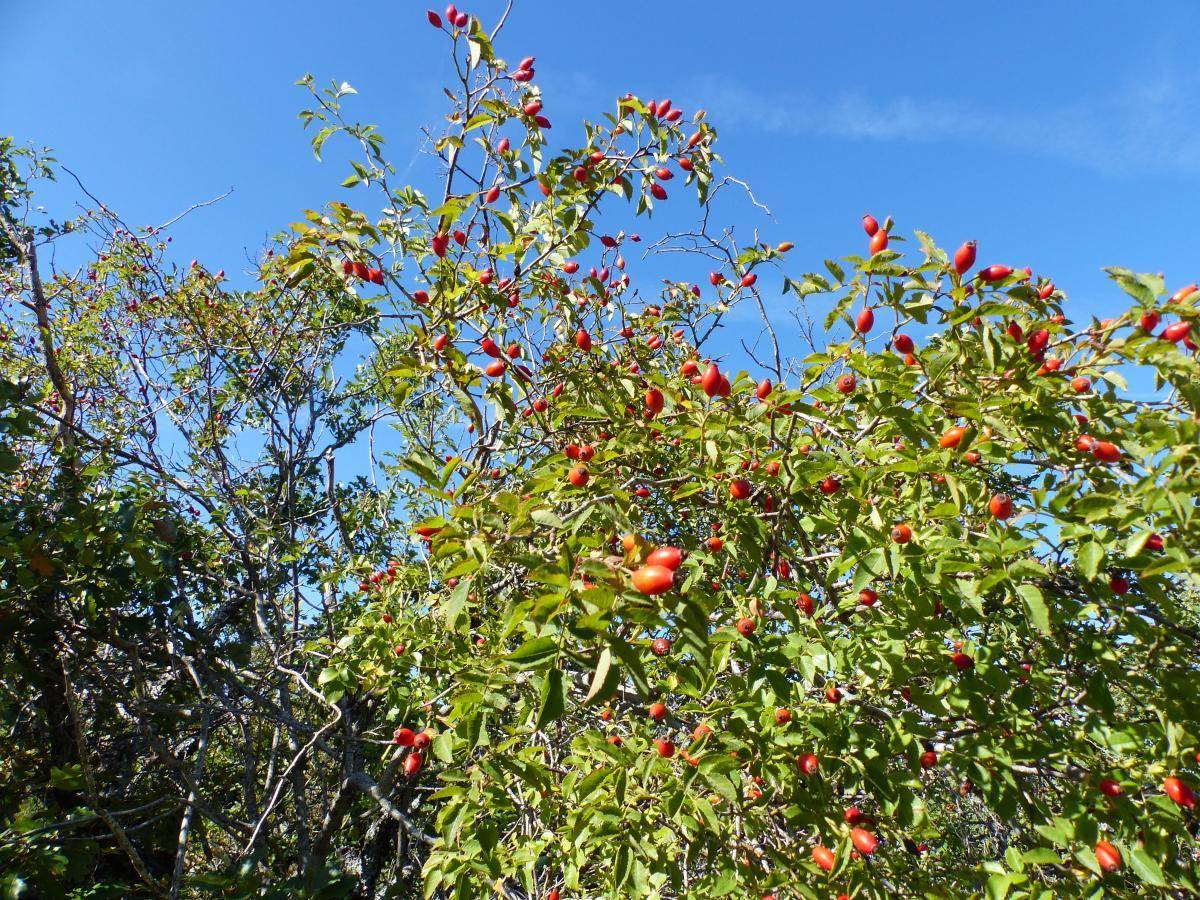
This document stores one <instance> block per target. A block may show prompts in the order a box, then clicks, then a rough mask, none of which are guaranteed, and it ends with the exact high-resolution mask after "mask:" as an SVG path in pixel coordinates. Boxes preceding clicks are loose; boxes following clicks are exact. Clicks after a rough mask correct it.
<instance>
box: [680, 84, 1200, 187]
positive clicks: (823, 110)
mask: <svg viewBox="0 0 1200 900" xmlns="http://www.w3.org/2000/svg"><path fill="white" fill-rule="evenodd" d="M695 93H696V94H697V95H700V96H703V97H704V98H705V101H706V103H705V105H706V107H707V108H708V110H709V112H710V113H711V115H712V118H713V121H715V122H716V123H717V124H718V126H719V125H721V124H724V125H726V126H733V127H737V128H742V129H747V130H753V129H758V130H761V131H767V132H773V133H778V134H795V135H813V136H822V137H832V138H840V139H846V140H866V141H907V142H920V143H953V142H971V143H976V144H986V145H990V146H991V147H994V148H1000V149H1007V150H1012V151H1017V152H1020V153H1027V154H1031V155H1036V156H1043V157H1049V158H1053V159H1058V160H1062V161H1064V162H1068V163H1072V164H1075V165H1080V166H1084V167H1087V168H1090V169H1093V170H1095V171H1098V172H1102V173H1104V174H1108V175H1127V174H1132V173H1141V172H1146V171H1154V172H1162V173H1168V174H1177V175H1178V174H1183V175H1189V176H1194V175H1200V139H1197V137H1196V135H1195V123H1196V122H1198V121H1200V79H1196V78H1194V77H1191V78H1188V79H1182V80H1180V79H1172V78H1167V77H1162V78H1158V79H1154V80H1149V81H1144V82H1142V83H1140V84H1137V85H1133V86H1130V87H1127V88H1124V89H1122V90H1119V91H1116V92H1113V93H1111V94H1107V95H1096V96H1093V97H1090V98H1087V99H1085V100H1081V101H1079V102H1077V103H1074V104H1071V105H1069V106H1064V107H1059V108H1036V109H985V108H978V107H976V106H973V105H972V106H968V105H966V104H963V103H959V102H953V101H945V100H938V99H925V98H917V97H911V96H898V97H894V98H891V99H886V100H876V99H872V98H867V97H864V96H862V95H860V94H854V93H842V94H838V95H835V96H831V97H816V96H813V95H807V94H803V93H801V94H788V95H779V96H772V95H767V94H763V93H762V92H759V91H751V90H748V89H746V88H743V87H740V86H737V85H730V84H728V82H718V81H716V80H715V79H714V80H712V81H711V83H709V84H707V85H706V86H704V88H703V89H701V90H697V91H696V92H695Z"/></svg>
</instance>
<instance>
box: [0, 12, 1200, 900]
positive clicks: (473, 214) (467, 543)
mask: <svg viewBox="0 0 1200 900" xmlns="http://www.w3.org/2000/svg"><path fill="white" fill-rule="evenodd" d="M445 19H446V20H445V21H444V20H443V17H441V16H438V15H435V14H432V13H431V14H430V15H429V20H430V23H431V24H432V25H434V26H435V27H436V28H438V29H439V31H440V32H441V33H442V34H441V36H442V37H443V38H444V39H445V40H447V42H448V44H449V48H450V52H451V53H452V54H453V57H454V61H455V66H456V71H457V72H458V74H459V83H458V84H457V85H456V86H455V89H454V90H453V91H451V92H450V93H451V95H452V97H453V108H452V110H451V112H450V114H449V116H448V120H447V127H446V130H445V132H444V134H442V135H441V136H440V138H438V139H436V142H435V143H434V144H433V145H432V150H431V152H432V154H433V155H434V156H436V158H437V163H436V164H437V169H438V171H437V174H438V176H439V178H440V179H441V187H440V190H439V194H438V195H437V196H436V197H430V196H428V195H427V194H426V193H423V192H421V191H419V190H417V189H416V188H413V187H409V186H398V185H396V184H395V183H394V182H395V180H396V173H395V172H394V170H393V169H392V167H391V166H390V164H389V163H388V162H387V159H386V157H385V156H384V153H383V147H384V142H383V139H382V137H381V136H380V134H379V133H378V131H377V130H376V129H375V128H373V127H372V126H367V125H360V124H357V123H355V122H353V121H351V120H350V119H348V118H346V116H345V112H344V107H343V104H344V103H345V101H346V98H347V96H348V95H350V94H352V93H353V89H352V88H350V86H349V85H346V84H336V83H335V84H334V85H332V86H331V87H329V88H320V87H318V86H317V84H316V83H315V82H314V81H313V79H311V78H305V79H303V80H302V81H301V82H300V83H301V85H302V86H303V87H304V88H305V89H307V91H308V92H309V93H310V95H311V104H310V108H309V109H307V110H306V111H304V112H303V113H302V119H303V121H304V123H305V125H306V127H309V128H310V130H311V132H312V135H313V150H314V152H315V153H316V154H317V157H318V159H320V157H321V154H322V153H323V152H324V151H325V149H326V147H327V145H329V146H330V147H332V146H333V144H329V142H330V141H334V142H338V141H340V142H342V143H341V146H352V147H355V148H356V152H357V151H361V152H360V153H358V155H356V156H355V157H354V159H353V160H352V162H351V174H350V175H349V177H348V178H347V179H346V182H345V186H346V187H347V188H352V189H353V191H352V192H351V193H350V194H348V195H347V196H348V197H349V198H351V199H353V200H354V201H356V202H353V203H352V202H349V201H339V202H334V203H331V204H329V205H328V206H327V207H326V208H324V209H322V210H314V211H309V212H307V213H306V214H305V215H304V216H303V219H302V221H300V222H297V223H295V224H293V225H292V226H291V230H290V232H288V233H285V234H282V235H280V236H279V237H278V239H277V240H276V241H275V242H274V243H273V244H272V245H271V246H270V247H268V248H265V249H264V251H263V253H262V255H261V258H260V260H259V264H258V267H257V270H256V271H255V272H253V273H249V274H251V275H252V276H253V278H252V280H247V279H246V278H244V277H239V279H234V281H241V282H246V283H247V284H249V286H246V287H235V286H233V283H232V282H231V281H230V280H228V279H226V277H225V275H224V273H223V272H215V273H214V272H210V271H209V270H208V269H207V268H205V267H204V266H203V265H201V264H200V263H196V262H193V263H191V264H188V265H179V264H178V263H177V262H175V261H174V256H173V254H172V253H171V252H169V251H170V250H171V249H172V248H171V247H170V228H169V224H170V223H168V225H167V226H162V227H158V228H149V227H135V226H131V225H129V224H128V223H126V222H124V221H123V220H122V219H121V218H120V217H119V215H118V214H117V213H116V212H114V211H113V210H111V209H110V208H109V207H107V206H105V205H103V204H100V203H99V202H98V201H94V203H93V205H92V207H91V208H89V209H87V210H86V211H85V212H82V213H79V214H78V215H75V216H74V217H72V218H68V219H66V220H59V219H54V218H50V217H47V216H45V214H44V213H42V212H41V211H40V209H39V207H38V206H37V194H36V191H37V186H38V183H39V181H42V180H44V179H47V178H53V177H55V172H56V169H55V163H54V160H52V159H50V158H49V157H48V156H46V155H45V154H43V153H38V152H34V151H31V150H29V149H25V148H23V147H20V146H17V145H15V144H14V143H13V142H11V141H4V142H3V143H0V173H2V175H3V182H2V185H0V187H2V190H3V194H2V196H0V216H2V222H3V230H2V231H0V257H2V265H3V269H2V271H0V290H2V291H3V293H4V311H5V321H4V323H3V324H2V325H0V327H2V328H3V335H2V338H3V341H2V343H0V365H2V369H0V470H2V471H3V474H4V480H3V484H2V485H0V501H2V502H0V666H2V667H3V679H2V680H0V736H2V738H3V746H4V747H5V748H6V750H7V752H5V753H4V755H3V761H0V886H2V889H3V891H4V892H5V896H14V897H21V896H28V897H129V896H169V897H202V896H236V897H259V896H271V897H291V896H305V897H321V896H324V897H343V896H356V897H364V898H370V897H417V896H425V897H451V896H453V897H478V896H486V895H490V894H492V893H495V894H499V895H502V896H507V897H512V898H519V897H539V898H541V897H551V898H557V897H560V896H561V897H597V896H631V897H642V896H647V897H683V896H690V897H722V896H735V897H756V898H757V897H763V896H767V895H773V896H775V897H779V898H783V897H821V898H824V897H832V896H835V895H846V896H850V897H896V896H954V897H960V896H977V895H984V896H988V897H993V898H1000V897H1013V898H1018V897H1075V896H1078V897H1084V896H1087V897H1096V896H1104V895H1111V896H1145V895H1156V894H1157V895H1163V896H1182V895H1185V894H1190V893H1194V892H1196V891H1197V890H1200V885H1198V881H1200V872H1198V861H1200V850H1198V848H1197V832H1198V829H1200V818H1198V814H1197V810H1196V804H1195V799H1194V795H1193V793H1192V790H1193V788H1192V786H1193V785H1195V784H1196V782H1197V776H1198V772H1200V700H1198V698H1197V691H1196V684H1197V679H1198V677H1200V653H1197V641H1198V639H1200V602H1198V600H1197V597H1198V594H1197V585H1196V576H1197V573H1198V572H1200V566H1198V564H1197V562H1196V559H1197V557H1196V550H1197V547H1198V546H1200V524H1198V522H1197V518H1196V508H1195V499H1194V498H1195V497H1196V495H1197V491H1198V489H1200V377H1198V376H1200V368H1198V366H1197V362H1196V358H1195V355H1194V352H1195V349H1196V348H1195V345H1194V344H1193V343H1192V342H1191V337H1190V335H1191V333H1192V332H1191V329H1192V328H1193V327H1195V326H1196V325H1197V324H1200V308H1198V304H1200V291H1198V290H1197V289H1196V287H1195V286H1194V285H1192V286H1189V287H1187V288H1182V289H1180V290H1178V291H1176V292H1175V293H1174V294H1172V295H1171V296H1169V297H1168V290H1167V288H1166V287H1165V285H1164V281H1163V279H1162V278H1161V277H1160V276H1150V275H1140V274H1135V273H1133V272H1129V271H1126V270H1122V269H1112V270H1110V274H1111V275H1112V278H1113V280H1114V282H1115V286H1116V287H1119V288H1120V289H1122V290H1123V291H1124V292H1125V293H1126V294H1128V295H1129V298H1130V304H1129V308H1128V310H1127V311H1126V312H1125V313H1123V314H1122V315H1120V316H1117V317H1115V318H1112V319H1108V320H1106V321H1103V322H1099V321H1096V320H1094V319H1092V320H1090V321H1077V319H1079V318H1086V316H1085V315H1084V314H1083V312H1082V311H1079V310H1077V309H1076V308H1075V307H1074V306H1073V305H1072V304H1070V303H1069V302H1068V301H1067V299H1066V297H1065V295H1064V294H1063V292H1062V291H1060V290H1058V289H1057V288H1055V286H1054V285H1053V284H1051V283H1050V282H1049V281H1048V280H1047V279H1045V278H1036V277H1034V276H1033V274H1032V273H1031V272H1029V271H1028V270H1019V269H1016V270H1014V269H1013V268H1011V267H1009V266H1007V265H1001V264H999V263H991V264H988V265H979V264H977V261H976V248H975V246H974V244H972V243H967V244H964V245H963V246H962V247H961V248H959V249H958V251H957V252H956V253H953V254H947V252H945V251H944V250H942V249H940V248H939V247H938V246H936V245H935V244H934V242H933V240H932V239H931V238H930V237H928V236H927V235H925V234H923V233H921V232H915V234H914V237H913V238H912V239H911V240H910V241H909V242H907V243H906V242H904V241H903V238H902V237H901V234H900V230H899V229H898V228H896V227H894V225H893V223H892V222H891V221H890V220H888V221H885V222H884V223H882V224H880V223H878V222H876V221H875V220H874V219H872V218H871V217H867V219H866V220H864V227H865V229H866V231H867V235H868V238H867V239H866V240H864V244H865V246H864V247H863V248H862V249H863V252H862V255H854V256H849V257H846V258H845V259H843V260H842V261H841V262H833V261H827V262H825V264H824V268H823V270H822V271H821V272H810V273H802V272H799V271H794V270H793V267H792V265H791V264H790V262H789V260H788V255H789V252H791V255H792V256H796V255H800V254H802V253H803V252H804V251H802V250H793V248H792V246H791V245H790V244H787V243H784V244H778V245H775V244H769V243H763V242H761V241H759V240H758V239H757V237H755V239H754V240H753V241H751V242H748V243H745V244H743V243H740V242H739V241H738V240H737V238H736V236H735V232H734V230H733V229H727V228H721V227H718V226H716V225H714V220H715V217H716V216H718V215H719V214H720V213H719V205H720V204H719V197H720V195H721V194H722V192H723V191H736V190H741V189H742V187H743V186H742V185H740V183H739V182H736V181H735V180H733V179H731V178H729V177H726V176H722V175H720V174H719V171H718V170H719V166H720V159H719V157H718V156H717V155H716V145H717V133H716V131H715V129H714V128H713V127H712V126H711V125H710V124H709V123H708V122H707V121H706V119H705V117H704V115H703V114H702V113H694V114H687V115H685V114H684V113H683V112H681V111H680V110H678V109H677V108H675V107H674V106H673V105H672V104H671V103H670V101H667V100H662V101H658V102H654V101H650V100H644V99H640V98H637V97H634V96H632V95H628V96H626V97H623V98H621V99H620V100H618V101H617V102H616V104H615V105H614V108H613V109H612V110H611V111H610V112H608V113H606V114H605V115H604V116H602V117H601V118H600V119H599V120H598V121H597V122H594V123H586V125H585V127H584V130H583V134H582V141H581V142H580V143H577V144H576V145H574V146H565V147H561V148H554V147H552V146H551V140H550V137H551V131H550V129H551V123H550V122H549V120H548V119H547V118H546V117H545V111H544V110H543V107H542V104H543V102H544V101H543V99H542V97H541V95H540V92H539V90H538V88H537V86H536V73H535V68H534V60H532V59H531V58H530V59H525V60H523V61H521V62H520V63H516V64H514V63H512V62H511V61H506V60H503V59H501V58H500V57H498V56H497V55H496V50H495V49H494V45H493V42H494V40H495V39H496V37H497V35H498V32H499V31H500V26H496V27H495V28H494V29H493V30H492V31H491V32H490V33H489V32H488V31H485V30H484V27H483V25H482V23H480V22H479V21H477V20H476V19H474V18H471V17H469V16H467V15H465V14H462V13H459V12H457V11H455V10H448V11H447V15H446V17H445ZM431 34H432V32H431ZM559 127H560V129H561V128H562V125H561V123H559ZM568 137H570V135H568ZM347 142H348V143H347ZM366 192H370V193H369V199H367V196H368V195H367V194H366ZM690 198H696V199H698V201H699V204H700V211H699V213H698V215H697V220H698V224H697V225H696V226H695V228H694V229H693V230H690V231H685V232H674V233H667V234H663V235H660V236H659V237H658V239H656V240H655V241H654V242H650V241H648V240H645V241H644V240H643V239H642V238H641V236H640V235H638V234H636V233H634V232H633V230H632V228H631V225H630V223H631V222H632V221H633V219H632V216H633V215H636V216H640V217H642V218H643V220H644V221H645V222H646V224H644V225H643V226H642V227H646V228H649V227H650V225H649V217H650V216H651V214H652V213H653V212H654V210H655V209H656V208H659V207H661V206H662V205H663V204H666V203H671V204H681V203H684V202H685V201H687V200H689V199H690ZM380 203H382V205H383V209H382V212H380V213H377V214H376V213H368V212H366V211H365V210H366V209H370V208H377V207H378V206H379V204H380ZM197 214H199V213H197ZM606 222H608V223H609V224H605V223H606ZM621 223H623V224H621ZM639 244H640V245H641V246H642V247H643V248H649V249H650V250H651V251H662V253H661V254H660V253H641V252H640V249H639V248H638V245H639ZM60 248H61V251H60ZM49 251H54V252H55V257H54V258H55V259H57V258H58V253H59V252H61V255H62V257H63V258H64V259H71V258H79V259H82V262H81V263H80V264H79V265H78V267H76V268H72V269H64V268H60V267H59V266H58V265H55V264H47V263H46V261H45V260H46V259H47V257H48V255H49ZM987 251H988V253H989V254H990V253H991V248H987ZM635 252H638V253H639V255H640V256H641V261H642V262H643V264H644V265H646V266H651V265H654V266H659V267H665V266H667V265H668V264H670V265H671V266H677V267H679V269H680V271H679V276H678V277H679V279H680V280H677V281H676V280H665V281H662V282H660V283H658V284H656V285H650V284H645V285H639V283H638V282H637V281H636V280H635V279H634V277H633V275H632V270H633V269H634V268H635V267H636V264H637V261H635V260H634V259H633V256H634V254H635ZM988 262H989V261H988V260H983V259H980V260H978V263H980V264H983V263H988ZM701 270H703V271H704V272H705V276H706V277H705V278H703V279H696V278H695V272H696V271H701ZM708 270H711V272H709V271H708ZM694 280H700V281H702V285H697V284H693V281H694ZM780 286H782V290H780ZM735 309H737V310H739V312H741V311H743V310H745V311H750V312H752V313H753V314H754V315H755V316H760V317H761V320H758V319H755V318H745V317H743V318H741V319H740V322H741V323H742V324H741V328H742V329H743V330H744V329H745V327H746V326H745V324H744V323H745V322H748V321H752V322H754V324H753V325H752V326H751V327H750V330H751V331H753V332H754V333H755V334H756V336H757V337H756V339H755V340H754V341H753V342H749V346H748V345H747V342H744V343H743V345H742V346H743V348H744V349H743V350H742V351H739V352H737V353H732V352H731V353H729V354H728V355H727V356H726V357H719V356H714V354H715V351H714V349H713V346H712V345H713V343H714V340H715V339H716V338H717V337H718V336H720V335H725V334H729V333H730V332H731V331H732V330H733V328H732V327H731V326H729V325H728V323H726V322H725V321H724V320H725V318H726V316H727V315H728V314H729V313H730V312H731V311H733V310H735ZM789 313H792V314H795V318H796V323H798V325H799V327H796V323H793V324H792V326H791V327H789V328H788V329H786V330H784V329H779V330H777V329H776V323H775V322H773V321H772V315H774V316H775V317H776V318H778V317H779V316H780V315H781V314H789ZM821 320H823V325H822V324H821ZM804 344H807V345H808V346H804ZM721 346H722V347H732V346H733V342H725V343H721ZM760 351H761V352H760ZM1127 378H1129V379H1132V378H1136V379H1138V383H1139V384H1145V385H1149V386H1150V389H1149V390H1148V391H1140V392H1130V391H1129V389H1128V388H1127V386H1126V379H1127Z"/></svg>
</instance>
